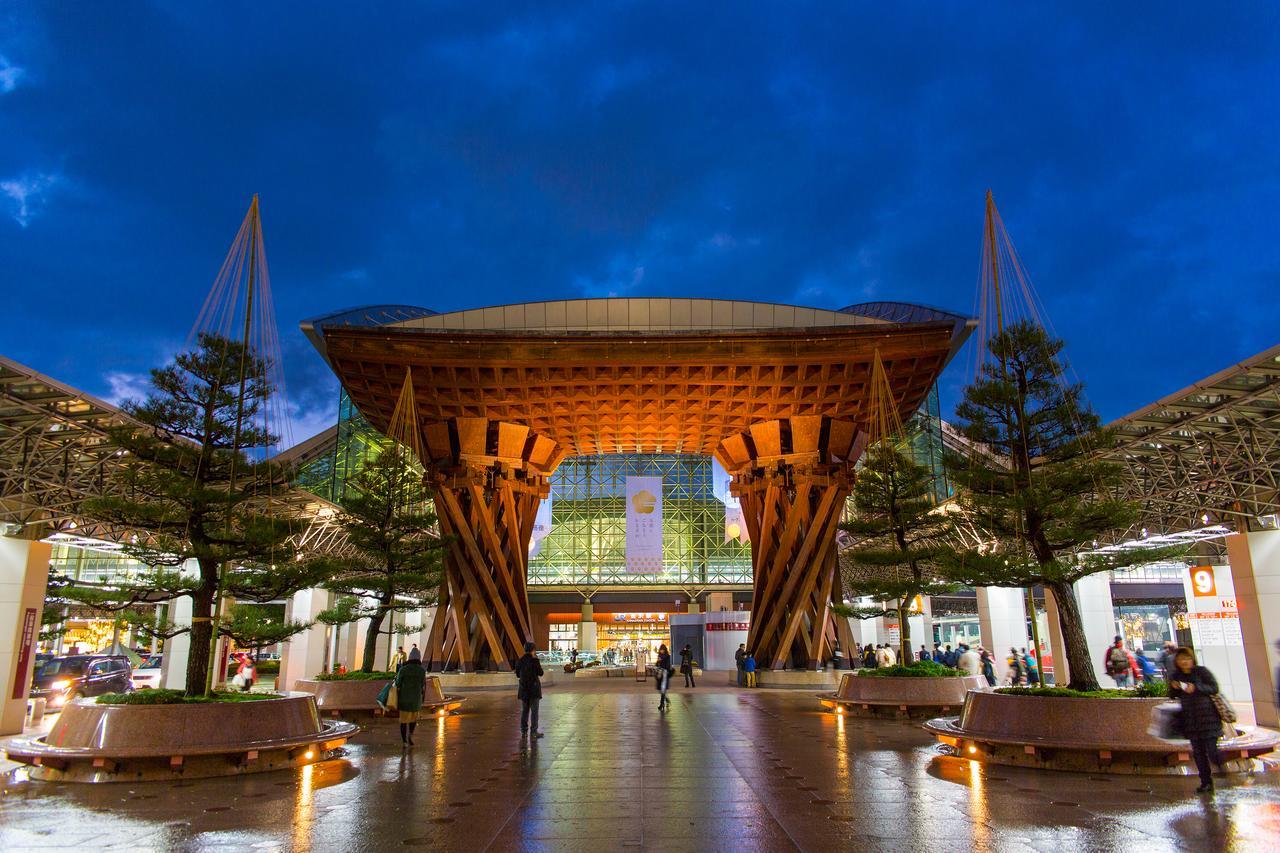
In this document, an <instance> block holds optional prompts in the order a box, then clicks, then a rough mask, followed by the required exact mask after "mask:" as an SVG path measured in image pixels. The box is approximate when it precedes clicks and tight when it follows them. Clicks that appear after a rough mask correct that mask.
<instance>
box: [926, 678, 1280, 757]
mask: <svg viewBox="0 0 1280 853" xmlns="http://www.w3.org/2000/svg"><path fill="white" fill-rule="evenodd" d="M1167 701H1168V700H1167V699H1145V698H1140V697H1134V698H1132V699H1129V698H1070V697H1059V696H1017V695H1009V694H1003V693H983V692H973V693H970V694H969V695H968V699H967V700H966V701H965V706H964V710H963V712H962V713H961V715H960V716H959V717H943V718H938V719H933V720H930V721H929V722H928V723H926V724H925V726H924V728H925V730H926V731H928V732H929V733H930V734H932V735H934V737H936V738H937V739H938V741H939V742H941V743H943V744H944V745H946V746H947V747H948V748H949V750H950V751H951V752H952V754H954V755H957V756H959V757H961V758H969V759H972V760H975V761H989V762H992V763H996V764H1012V765H1018V766H1023V767H1038V768H1043V769H1049V770H1077V771H1086V772H1091V773H1099V772H1102V773H1172V774H1183V775H1185V774H1187V773H1194V772H1195V771H1194V767H1193V766H1192V765H1191V747H1190V745H1189V744H1187V743H1186V742H1185V741H1173V742H1169V741H1164V740H1160V739H1159V738H1156V737H1152V736H1151V735H1149V734H1147V727H1148V726H1149V725H1150V723H1151V709H1152V708H1154V707H1155V706H1156V705H1159V704H1161V703H1163V702H1167ZM1277 742H1280V736H1277V735H1276V734H1274V733H1270V732H1266V731H1265V730H1260V729H1253V728H1248V727H1244V726H1237V727H1236V736H1235V737H1232V738H1224V739H1223V740H1221V741H1219V742H1218V745H1219V749H1220V750H1221V751H1222V754H1223V758H1224V759H1226V760H1227V764H1228V767H1229V769H1231V770H1236V771H1247V770H1254V769H1260V768H1259V767H1255V765H1259V764H1260V762H1254V761H1252V759H1253V758H1255V757H1256V756H1258V755H1262V754H1265V753H1267V752H1270V751H1271V750H1273V749H1275V747H1276V744H1277Z"/></svg>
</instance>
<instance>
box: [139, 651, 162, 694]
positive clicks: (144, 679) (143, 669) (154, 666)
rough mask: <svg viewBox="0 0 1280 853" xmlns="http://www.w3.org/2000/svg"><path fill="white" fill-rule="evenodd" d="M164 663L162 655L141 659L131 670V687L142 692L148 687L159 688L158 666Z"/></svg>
mask: <svg viewBox="0 0 1280 853" xmlns="http://www.w3.org/2000/svg"><path fill="white" fill-rule="evenodd" d="M163 661H164V655H163V654H158V655H147V656H146V657H145V658H143V659H142V662H141V663H139V664H138V665H137V666H136V667H134V670H133V687H134V689H135V690H142V689H144V688H148V687H159V686H160V664H161V663H162V662H163Z"/></svg>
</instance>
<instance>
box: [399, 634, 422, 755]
mask: <svg viewBox="0 0 1280 853" xmlns="http://www.w3.org/2000/svg"><path fill="white" fill-rule="evenodd" d="M395 685H396V709H397V712H398V713H399V715H400V742H401V743H403V744H404V745H405V746H413V730H414V729H416V728H417V727H418V717H420V716H421V715H422V700H423V699H424V698H425V696H426V692H427V671H426V670H425V669H423V668H422V652H420V651H418V648H417V647H416V646H415V647H414V649H413V651H411V652H410V653H409V659H408V660H406V661H405V662H404V664H403V665H402V666H401V667H400V669H398V670H396V678H395Z"/></svg>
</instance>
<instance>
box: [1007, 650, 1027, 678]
mask: <svg viewBox="0 0 1280 853" xmlns="http://www.w3.org/2000/svg"><path fill="white" fill-rule="evenodd" d="M1009 683H1010V684H1012V685H1013V686H1014V687H1018V686H1020V685H1024V684H1026V683H1027V664H1026V662H1025V661H1023V659H1022V656H1021V655H1019V654H1018V650H1017V649H1015V648H1010V649H1009Z"/></svg>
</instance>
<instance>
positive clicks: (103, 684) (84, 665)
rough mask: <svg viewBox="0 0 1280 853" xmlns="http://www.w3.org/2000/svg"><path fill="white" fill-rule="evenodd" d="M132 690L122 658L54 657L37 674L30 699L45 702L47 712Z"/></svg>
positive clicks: (128, 669)
mask: <svg viewBox="0 0 1280 853" xmlns="http://www.w3.org/2000/svg"><path fill="white" fill-rule="evenodd" d="M132 689H133V678H132V675H131V668H130V666H129V658H128V657H126V656H125V655H68V656H67V657H60V658H54V659H53V660H51V661H48V662H46V663H45V665H44V666H42V667H40V669H39V670H38V671H37V672H36V674H35V678H34V679H33V680H32V687H31V697H32V698H33V699H44V700H45V703H46V707H47V708H49V709H50V710H54V709H59V708H61V707H62V706H63V705H65V704H67V703H68V702H70V701H71V700H72V699H75V698H77V697H79V696H101V695H102V694H103V693H127V692H129V691H130V690H132Z"/></svg>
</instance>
